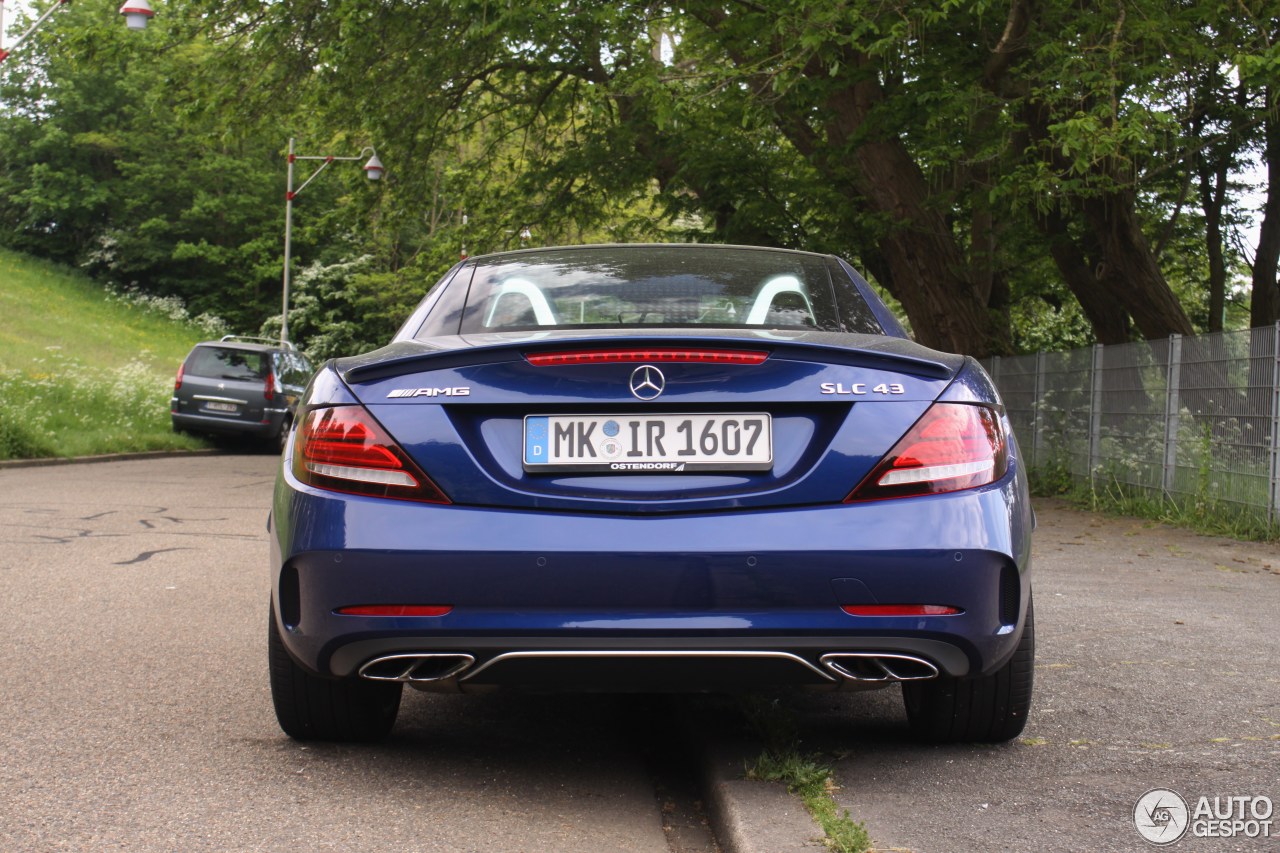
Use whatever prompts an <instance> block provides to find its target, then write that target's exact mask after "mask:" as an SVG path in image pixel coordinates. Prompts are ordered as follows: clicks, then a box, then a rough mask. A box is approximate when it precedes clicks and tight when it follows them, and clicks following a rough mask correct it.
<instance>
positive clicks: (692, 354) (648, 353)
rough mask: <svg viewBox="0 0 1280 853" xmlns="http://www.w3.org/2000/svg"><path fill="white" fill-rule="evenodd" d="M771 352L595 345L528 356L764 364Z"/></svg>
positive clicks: (566, 360) (540, 360) (545, 363)
mask: <svg viewBox="0 0 1280 853" xmlns="http://www.w3.org/2000/svg"><path fill="white" fill-rule="evenodd" d="M768 357H769V353H767V352H763V351H760V350H735V349H668V348H659V349H591V350H571V351H567V352H560V351H557V352H538V353H529V354H527V355H525V358H526V359H527V360H528V362H529V363H530V364H532V365H533V366H534V367H562V366H564V365H570V364H617V363H619V362H642V361H650V362H677V363H681V362H682V363H690V364H764V361H765V359H767V358H768Z"/></svg>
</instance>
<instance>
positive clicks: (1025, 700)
mask: <svg viewBox="0 0 1280 853" xmlns="http://www.w3.org/2000/svg"><path fill="white" fill-rule="evenodd" d="M1035 658H1036V625H1035V606H1034V605H1033V604H1032V601H1031V598H1030V596H1028V597H1027V622H1026V626H1025V627H1024V628H1023V629H1022V639H1021V640H1020V641H1019V642H1018V648H1017V650H1016V651H1015V652H1014V653H1013V657H1011V658H1009V661H1008V663H1006V664H1005V665H1004V666H1002V667H1000V668H999V669H997V670H996V671H995V672H993V673H991V674H990V675H980V676H975V677H970V678H949V677H947V676H942V677H939V678H935V679H932V680H930V681H909V682H905V683H904V684H903V685H902V698H903V701H904V702H905V704H906V706H907V721H908V722H909V723H910V725H911V731H912V733H913V734H915V735H916V737H918V738H920V739H921V740H925V741H929V742H931V743H962V742H979V743H999V742H1001V741H1006V740H1010V739H1012V738H1015V737H1017V736H1018V735H1020V734H1022V729H1023V727H1024V726H1026V724H1027V712H1028V711H1030V710H1031V687H1032V682H1033V680H1034V678H1035Z"/></svg>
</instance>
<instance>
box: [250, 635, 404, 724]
mask: <svg viewBox="0 0 1280 853" xmlns="http://www.w3.org/2000/svg"><path fill="white" fill-rule="evenodd" d="M269 620H270V625H269V627H268V634H267V654H268V657H269V659H270V665H271V700H272V702H273V703H274V704H275V708H276V719H277V720H279V721H280V728H282V729H284V733H285V734H287V735H288V736H289V737H291V738H293V739H295V740H338V741H373V740H380V739H381V738H384V737H386V736H387V733H388V732H390V731H391V727H392V726H393V725H394V724H395V721H396V714H397V713H398V712H399V710H400V694H401V692H402V689H403V685H401V684H395V683H389V682H376V681H361V680H358V679H354V678H348V679H332V678H322V677H320V676H318V675H312V674H311V673H309V672H307V671H306V670H305V669H303V668H302V667H300V666H298V665H297V664H296V663H294V661H293V658H292V657H290V656H289V652H288V650H286V649H285V647H284V641H283V640H282V639H281V638H280V629H279V628H278V627H277V626H276V619H275V615H274V614H272V615H271V616H270V617H269Z"/></svg>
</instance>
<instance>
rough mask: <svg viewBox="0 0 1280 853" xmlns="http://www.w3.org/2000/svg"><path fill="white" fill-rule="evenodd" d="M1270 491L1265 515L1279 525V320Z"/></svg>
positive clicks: (1274, 355) (1273, 370)
mask: <svg viewBox="0 0 1280 853" xmlns="http://www.w3.org/2000/svg"><path fill="white" fill-rule="evenodd" d="M1271 356H1272V359H1273V364H1272V367H1271V489H1270V494H1269V495H1268V496H1267V515H1268V517H1269V518H1270V519H1271V521H1272V522H1273V523H1275V524H1280V320H1277V321H1276V328H1275V337H1274V338H1273V342H1272V353H1271Z"/></svg>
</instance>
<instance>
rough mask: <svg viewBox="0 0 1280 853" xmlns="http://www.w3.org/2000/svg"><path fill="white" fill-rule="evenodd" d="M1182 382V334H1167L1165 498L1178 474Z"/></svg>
mask: <svg viewBox="0 0 1280 853" xmlns="http://www.w3.org/2000/svg"><path fill="white" fill-rule="evenodd" d="M1181 384H1182V335H1170V336H1169V371H1168V374H1167V381H1166V382H1165V401H1164V478H1163V480H1162V483H1161V485H1162V487H1163V489H1164V495H1165V497H1166V498H1172V497H1173V487H1174V478H1175V477H1177V475H1178V415H1179V413H1180V411H1181V410H1182V403H1181V401H1180V400H1179V390H1180V386H1181Z"/></svg>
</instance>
